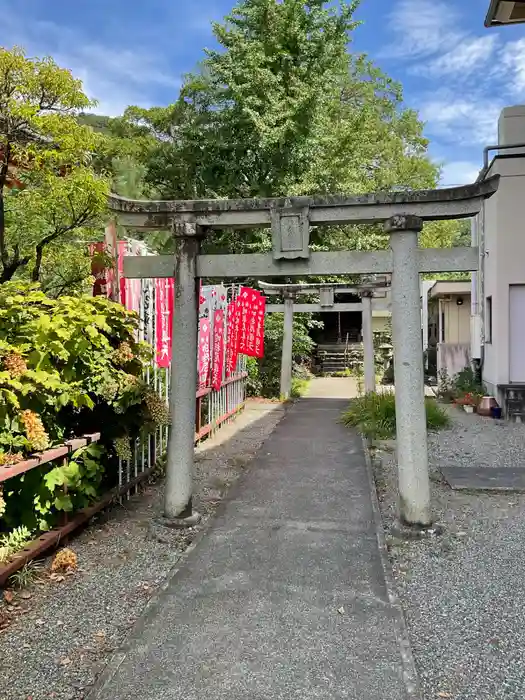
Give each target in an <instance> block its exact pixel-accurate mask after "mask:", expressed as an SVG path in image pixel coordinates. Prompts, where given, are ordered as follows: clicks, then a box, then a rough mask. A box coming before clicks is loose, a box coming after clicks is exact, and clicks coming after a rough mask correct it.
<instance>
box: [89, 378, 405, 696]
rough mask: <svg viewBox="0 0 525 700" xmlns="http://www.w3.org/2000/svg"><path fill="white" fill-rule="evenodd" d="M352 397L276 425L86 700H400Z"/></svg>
mask: <svg viewBox="0 0 525 700" xmlns="http://www.w3.org/2000/svg"><path fill="white" fill-rule="evenodd" d="M352 387H353V384H352V383H351V381H350V382H348V381H347V380H344V379H342V380H339V379H320V380H316V381H315V382H313V384H312V388H311V391H310V394H309V396H308V397H307V398H305V399H303V400H301V401H299V402H298V403H297V404H296V405H295V406H293V407H292V408H291V409H290V410H289V411H288V412H287V414H286V416H285V417H284V418H283V420H282V421H281V423H280V424H279V425H278V426H277V428H276V430H275V432H274V433H273V434H272V436H271V437H270V439H269V440H268V441H267V442H266V443H265V444H263V446H262V448H261V450H260V452H259V454H258V456H257V457H256V459H255V461H254V463H253V464H252V465H251V467H250V469H249V470H248V472H247V474H246V475H245V476H244V477H243V478H242V479H241V481H240V482H239V483H238V485H237V486H236V487H235V488H234V493H233V494H232V496H231V498H230V500H229V501H228V502H227V503H225V504H224V505H223V508H222V511H220V512H219V515H218V517H217V518H216V520H215V521H214V523H213V524H212V526H211V528H210V530H209V531H208V533H207V534H206V535H205V536H204V537H203V538H202V539H201V540H200V542H199V543H198V545H197V546H196V548H195V549H194V550H193V551H192V552H191V553H190V554H189V555H188V556H187V558H186V559H185V561H184V564H183V565H182V566H181V568H180V570H179V571H178V572H176V573H175V575H174V576H173V578H172V580H171V581H170V583H169V585H168V586H167V588H166V589H165V591H164V592H163V593H162V594H161V595H160V597H159V598H158V599H157V600H156V602H155V603H154V605H152V606H151V607H150V609H149V611H148V612H147V614H146V615H145V616H144V618H143V619H142V620H141V622H140V624H139V625H138V627H137V628H136V629H135V631H134V632H133V634H132V636H131V638H130V640H129V642H128V644H127V645H126V647H125V648H124V649H123V650H121V653H119V654H117V656H116V657H115V659H114V660H113V663H112V664H111V666H110V668H109V669H108V671H107V672H106V674H105V675H104V676H103V678H102V679H101V681H100V683H99V686H98V688H97V689H95V691H94V693H93V694H92V695H90V699H91V700H94V699H96V700H179V699H180V700H203V699H205V700H281V699H282V700H292V698H297V700H310V699H312V700H313V699H314V698H315V699H320V700H325V699H326V700H328V699H330V700H335V699H338V698H348V699H350V700H387V699H388V700H401V699H405V698H407V697H409V695H407V690H406V687H405V678H404V672H406V671H407V666H406V663H405V664H404V663H403V661H402V654H401V650H400V643H402V642H403V634H404V628H403V624H402V620H401V617H400V615H399V610H398V608H397V607H396V606H394V605H392V604H391V602H390V599H389V596H388V592H387V586H386V584H385V575H384V570H383V565H382V558H381V554H380V548H379V546H378V539H377V528H378V521H377V510H376V508H375V505H374V504H375V501H373V500H372V499H371V496H370V477H369V473H368V471H367V468H366V464H365V458H364V455H363V448H362V444H361V440H360V438H359V437H358V436H357V435H356V434H354V433H352V432H350V431H348V430H347V429H345V428H344V427H343V426H342V425H340V424H339V423H338V420H339V416H340V413H341V411H342V409H343V408H344V407H345V405H346V404H347V400H345V399H344V398H342V397H344V396H345V392H346V395H348V393H349V392H350V391H351V390H352ZM334 395H335V396H337V397H338V398H333V396H334ZM404 657H405V659H406V654H405V655H404ZM408 670H409V669H408ZM410 697H412V696H410Z"/></svg>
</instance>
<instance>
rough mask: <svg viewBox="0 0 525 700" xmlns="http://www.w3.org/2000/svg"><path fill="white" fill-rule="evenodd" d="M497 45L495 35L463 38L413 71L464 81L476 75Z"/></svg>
mask: <svg viewBox="0 0 525 700" xmlns="http://www.w3.org/2000/svg"><path fill="white" fill-rule="evenodd" d="M497 45H498V36H497V35H496V34H487V35H486V36H484V37H477V38H467V37H465V38H463V39H462V40H461V41H460V42H459V44H458V45H457V46H456V47H455V48H453V49H451V50H450V51H447V52H446V53H444V54H442V55H441V56H438V57H437V58H434V59H432V60H431V61H430V62H429V63H427V64H423V65H421V66H417V67H416V68H415V71H416V72H418V73H422V74H426V75H435V76H461V78H462V79H463V80H464V79H466V78H467V77H469V76H471V75H472V74H473V73H478V72H479V71H480V70H482V69H483V67H484V66H485V64H486V63H488V61H489V60H490V59H491V58H492V56H493V55H494V52H495V50H496V47H497Z"/></svg>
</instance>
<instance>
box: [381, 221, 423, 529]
mask: <svg viewBox="0 0 525 700" xmlns="http://www.w3.org/2000/svg"><path fill="white" fill-rule="evenodd" d="M422 228H423V221H422V220H421V219H420V218H419V217H417V216H411V215H409V214H407V215H402V216H393V217H392V218H391V219H389V220H388V221H386V222H385V231H386V232H387V233H389V234H390V247H391V249H392V263H393V264H392V340H393V345H394V372H395V392H396V432H397V462H398V474H399V513H400V518H401V520H402V521H403V522H404V523H409V524H410V525H421V526H424V527H426V526H428V525H430V524H431V522H432V519H431V514H430V481H429V476H428V449H427V426H426V411H425V385H424V374H423V343H422V338H421V304H420V296H419V266H418V234H419V232H420V231H421V229H422Z"/></svg>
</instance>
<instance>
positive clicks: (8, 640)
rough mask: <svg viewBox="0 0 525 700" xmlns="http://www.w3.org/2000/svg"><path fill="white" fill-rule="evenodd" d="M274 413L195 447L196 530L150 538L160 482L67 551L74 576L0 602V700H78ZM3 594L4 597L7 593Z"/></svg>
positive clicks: (274, 409) (251, 414) (252, 417)
mask: <svg viewBox="0 0 525 700" xmlns="http://www.w3.org/2000/svg"><path fill="white" fill-rule="evenodd" d="M282 415H283V408H282V407H281V406H280V405H279V404H271V403H259V402H250V403H249V404H248V408H247V410H246V411H245V412H244V413H243V414H242V415H241V416H240V417H239V418H238V419H237V420H236V421H235V422H234V423H232V424H230V425H229V426H226V427H224V428H223V429H222V430H221V431H220V432H219V433H218V434H217V435H216V436H215V437H214V438H213V439H212V440H209V441H207V442H205V443H203V445H202V446H201V447H200V448H199V449H198V450H197V458H196V474H195V481H196V486H195V491H196V495H195V506H196V508H197V510H198V511H199V512H200V513H202V514H203V516H204V517H203V522H202V524H201V525H200V526H199V527H198V528H194V529H192V530H191V531H184V532H183V533H182V532H179V533H174V534H172V535H170V540H169V541H159V538H158V537H157V536H156V534H157V530H152V528H151V527H150V524H151V522H152V519H153V518H154V517H155V516H156V515H159V514H160V513H161V507H162V484H155V485H150V486H148V487H146V488H145V490H144V491H143V493H141V494H139V495H137V496H134V497H133V498H131V499H130V500H129V501H127V502H126V503H125V505H124V507H118V508H114V509H113V510H111V511H109V512H107V513H105V514H104V515H103V516H101V517H100V518H99V519H98V520H97V521H96V522H94V523H93V524H92V525H91V526H90V527H89V528H88V529H86V530H85V531H84V532H83V533H82V534H81V535H80V536H79V537H77V538H76V539H74V540H72V541H71V543H70V547H71V548H72V549H73V550H74V551H75V552H76V554H77V556H78V561H79V567H80V568H79V571H78V572H77V573H76V574H75V575H73V576H70V577H66V578H65V580H64V581H62V582H56V581H55V582H53V581H50V580H49V579H48V578H46V579H45V580H44V581H43V583H41V584H40V585H37V584H35V585H33V586H32V587H31V588H29V589H26V590H24V592H23V593H16V592H15V594H14V598H13V601H12V604H11V605H9V606H8V605H7V604H5V603H4V604H1V603H0V618H1V617H2V616H3V617H4V619H5V616H6V614H7V615H8V617H9V620H10V621H11V624H10V625H9V626H8V627H7V628H6V629H5V630H3V631H2V632H0V700H47V699H48V698H55V700H81V699H82V698H84V697H85V696H86V695H87V693H88V691H89V688H90V687H91V685H92V684H93V683H94V681H95V679H96V677H97V676H98V674H99V673H100V672H101V671H102V670H103V668H104V666H105V665H106V663H107V662H108V661H109V659H110V657H111V654H112V653H113V652H114V650H115V649H116V648H117V647H119V646H120V645H121V644H122V642H123V640H124V639H125V637H126V635H127V633H128V631H129V629H130V628H131V627H132V626H133V624H134V623H135V621H136V620H137V618H138V617H139V615H140V614H141V613H142V612H143V611H144V609H145V607H146V606H147V604H148V601H149V600H150V598H151V597H152V596H153V595H154V594H155V592H156V591H157V590H158V589H159V588H160V587H162V586H163V584H164V583H165V582H166V580H167V578H168V576H169V573H170V571H171V569H172V568H173V567H174V566H175V564H176V563H177V561H178V559H179V558H180V556H181V553H182V552H183V551H184V549H185V548H186V547H187V546H188V545H189V544H190V542H191V541H192V539H194V538H195V536H196V534H197V531H198V530H200V529H202V528H203V527H205V526H206V522H207V521H209V518H210V516H211V515H212V514H213V512H214V510H215V508H216V506H217V504H218V503H219V501H220V500H221V499H222V498H223V496H224V494H225V492H226V490H227V489H228V487H229V486H230V484H231V483H232V482H233V481H235V480H236V479H237V477H238V476H239V474H240V473H241V472H242V471H243V469H244V468H246V467H247V466H248V464H249V462H250V460H251V459H252V458H253V457H254V456H255V454H256V452H257V450H258V449H259V447H260V446H261V444H262V442H263V441H264V440H265V439H266V438H267V437H268V436H269V435H270V433H271V432H272V431H273V429H274V428H275V426H276V425H277V423H278V422H279V420H280V419H281V417H282ZM8 597H9V596H8Z"/></svg>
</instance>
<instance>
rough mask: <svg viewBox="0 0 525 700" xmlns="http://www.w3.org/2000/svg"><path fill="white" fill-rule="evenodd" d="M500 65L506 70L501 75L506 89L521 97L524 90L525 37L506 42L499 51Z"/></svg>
mask: <svg viewBox="0 0 525 700" xmlns="http://www.w3.org/2000/svg"><path fill="white" fill-rule="evenodd" d="M501 66H502V69H503V70H504V71H505V69H506V72H507V75H506V76H504V75H502V76H501V77H502V79H503V80H504V83H503V84H504V85H505V87H506V89H507V91H508V92H509V93H510V94H512V95H515V96H517V97H522V96H523V94H524V92H525V39H518V40H517V41H509V42H507V44H506V45H505V47H504V49H503V51H502V53H501ZM509 78H510V79H509Z"/></svg>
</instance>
